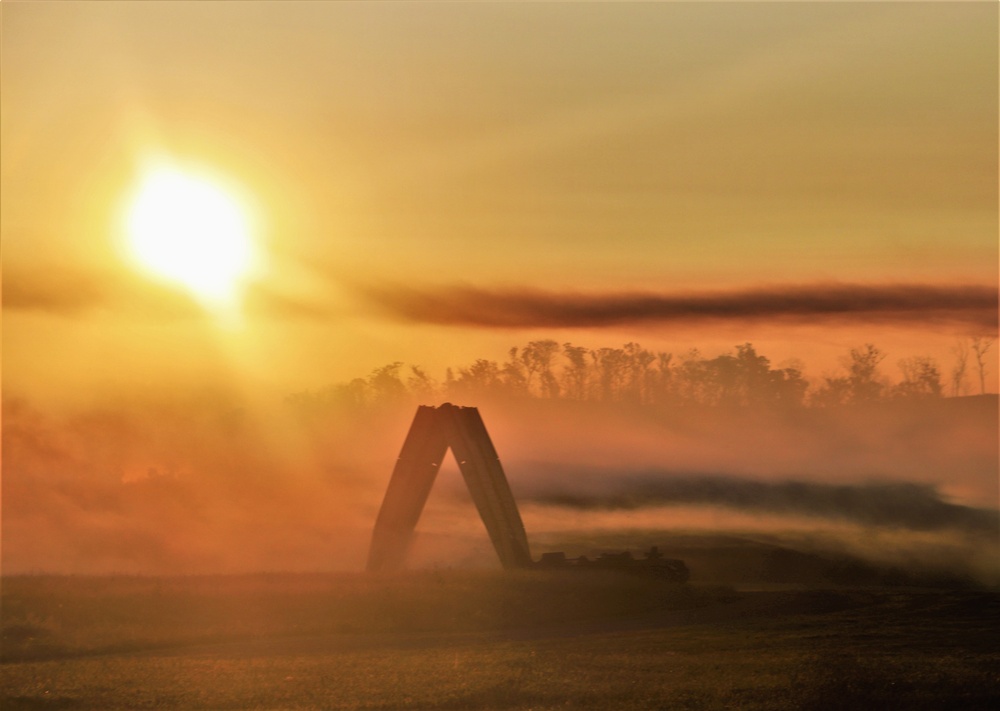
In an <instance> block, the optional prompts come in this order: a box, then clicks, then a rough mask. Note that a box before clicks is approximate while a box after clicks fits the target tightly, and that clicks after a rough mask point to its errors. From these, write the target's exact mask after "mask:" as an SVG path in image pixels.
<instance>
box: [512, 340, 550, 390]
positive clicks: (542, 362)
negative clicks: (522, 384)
mask: <svg viewBox="0 0 1000 711" xmlns="http://www.w3.org/2000/svg"><path fill="white" fill-rule="evenodd" d="M557 353H559V344H558V343H556V342H555V341H551V340H545V341H531V342H530V343H529V344H528V345H526V346H525V347H524V348H522V349H521V363H523V364H524V369H525V372H526V373H527V376H526V381H527V384H526V387H527V389H528V392H529V394H530V392H531V381H532V377H533V376H534V375H535V373H538V379H539V381H540V383H541V385H540V391H541V395H542V397H558V395H559V383H558V382H557V381H556V377H555V375H554V374H553V372H552V359H553V358H555V356H556V354H557Z"/></svg>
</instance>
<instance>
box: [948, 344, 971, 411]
mask: <svg viewBox="0 0 1000 711" xmlns="http://www.w3.org/2000/svg"><path fill="white" fill-rule="evenodd" d="M951 352H952V353H953V354H954V355H955V365H954V366H953V367H952V369H951V395H952V397H958V396H959V395H964V394H965V370H966V366H967V364H968V362H969V343H968V342H967V341H966V340H965V339H964V338H961V339H959V340H958V341H957V342H956V343H955V345H954V346H952V348H951Z"/></svg>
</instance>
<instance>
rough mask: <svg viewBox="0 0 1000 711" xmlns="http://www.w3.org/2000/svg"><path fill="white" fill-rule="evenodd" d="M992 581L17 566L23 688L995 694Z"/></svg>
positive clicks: (351, 697)
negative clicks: (928, 583)
mask: <svg viewBox="0 0 1000 711" xmlns="http://www.w3.org/2000/svg"><path fill="white" fill-rule="evenodd" d="M998 622H1000V593H997V592H995V591H989V590H975V589H965V590H942V589H926V588H925V589H918V588H884V587H883V588H873V587H868V588H857V587H854V588H851V587H838V588H829V589H802V588H793V587H790V586H784V587H782V588H772V589H758V590H737V589H735V588H732V587H719V586H709V585H698V584H694V585H691V584H688V585H678V584H669V583H661V582H655V581H647V580H642V579H633V578H628V577H625V576H620V575H589V574H582V573H576V574H566V573H563V574H561V575H555V574H539V573H534V574H527V573H526V574H519V575H513V576H512V575H509V574H503V573H499V572H476V573H468V572H466V573H460V572H429V573H421V574H409V575H400V576H385V577H375V578H373V577H365V576H360V575H339V576H338V575H271V576H230V577H195V578H80V577H14V578H7V579H4V581H3V625H4V639H3V650H2V659H3V664H2V665H0V671H2V690H0V706H2V708H4V709H7V710H9V711H13V710H17V709H172V708H176V709H317V708H320V709H557V708H558V709H565V708H577V709H611V708H628V709H667V708H669V709H865V708H877V709H893V708H896V709H943V708H948V709H956V708H957V709H990V708H1000V640H998V635H997V631H998V629H1000V625H998Z"/></svg>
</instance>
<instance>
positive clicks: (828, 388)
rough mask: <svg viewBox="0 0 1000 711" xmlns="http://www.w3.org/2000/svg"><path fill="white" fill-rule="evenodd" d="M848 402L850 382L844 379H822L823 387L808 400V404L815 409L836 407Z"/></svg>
mask: <svg viewBox="0 0 1000 711" xmlns="http://www.w3.org/2000/svg"><path fill="white" fill-rule="evenodd" d="M850 401H851V381H850V380H849V379H848V378H846V377H832V376H826V377H824V378H823V385H822V386H821V387H820V388H819V389H817V390H816V391H815V392H813V393H812V396H811V397H810V398H809V402H810V403H811V404H812V405H814V406H817V407H836V406H838V405H846V404H847V403H848V402H850Z"/></svg>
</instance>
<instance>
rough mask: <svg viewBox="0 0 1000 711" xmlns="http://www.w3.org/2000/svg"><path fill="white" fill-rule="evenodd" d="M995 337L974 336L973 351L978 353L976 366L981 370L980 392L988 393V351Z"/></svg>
mask: <svg viewBox="0 0 1000 711" xmlns="http://www.w3.org/2000/svg"><path fill="white" fill-rule="evenodd" d="M994 340H995V339H993V338H990V337H988V336H973V338H972V352H973V353H975V354H976V368H977V369H978V370H979V392H980V393H981V394H983V395H985V394H986V353H987V351H989V350H990V347H991V346H992V345H993V342H994Z"/></svg>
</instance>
